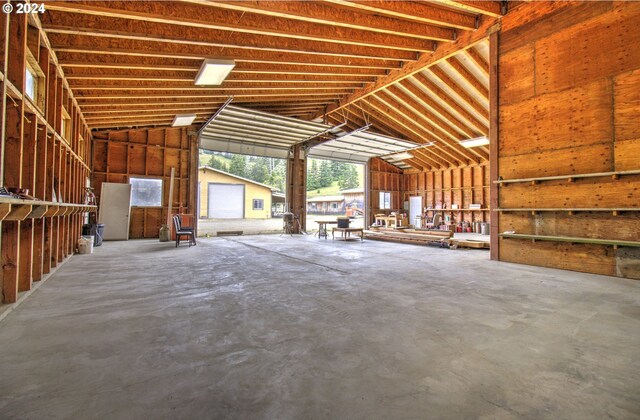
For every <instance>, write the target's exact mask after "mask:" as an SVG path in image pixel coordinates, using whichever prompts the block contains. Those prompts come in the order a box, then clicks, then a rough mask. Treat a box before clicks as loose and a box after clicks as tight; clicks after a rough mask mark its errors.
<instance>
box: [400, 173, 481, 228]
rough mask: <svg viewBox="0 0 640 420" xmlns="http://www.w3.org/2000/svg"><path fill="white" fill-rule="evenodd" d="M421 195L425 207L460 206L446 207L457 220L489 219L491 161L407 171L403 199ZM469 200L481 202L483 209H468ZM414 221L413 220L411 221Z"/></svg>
mask: <svg viewBox="0 0 640 420" xmlns="http://www.w3.org/2000/svg"><path fill="white" fill-rule="evenodd" d="M412 196H413V197H415V196H421V197H422V204H423V206H424V207H431V208H436V207H441V208H446V209H451V205H452V204H457V205H458V208H459V209H460V210H453V211H445V212H444V213H445V215H448V216H452V217H453V220H454V221H455V222H456V223H459V222H462V221H465V222H475V221H480V222H488V221H489V212H488V210H487V209H488V207H489V166H488V164H484V165H476V166H467V167H460V168H452V169H444V170H439V171H423V172H416V171H407V172H405V174H404V175H403V200H404V201H408V200H409V197H412ZM470 204H481V210H469V205H470ZM411 223H413V220H412V221H411Z"/></svg>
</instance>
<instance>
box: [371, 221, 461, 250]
mask: <svg viewBox="0 0 640 420" xmlns="http://www.w3.org/2000/svg"><path fill="white" fill-rule="evenodd" d="M364 233H365V236H366V238H367V239H376V240H381V241H391V242H400V243H408V244H417V245H427V244H434V243H435V244H441V245H443V246H444V245H445V244H446V245H448V240H449V239H450V238H451V237H452V236H453V232H451V231H449V230H434V229H390V228H385V227H375V226H372V227H371V229H370V230H365V231H364Z"/></svg>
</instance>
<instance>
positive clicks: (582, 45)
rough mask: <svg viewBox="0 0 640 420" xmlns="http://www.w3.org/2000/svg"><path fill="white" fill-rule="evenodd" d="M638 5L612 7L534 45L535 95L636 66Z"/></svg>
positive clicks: (639, 39)
mask: <svg viewBox="0 0 640 420" xmlns="http://www.w3.org/2000/svg"><path fill="white" fill-rule="evenodd" d="M639 18H640V3H638V2H629V3H628V4H616V6H614V11H613V12H612V13H605V14H602V15H600V16H598V17H597V18H594V19H591V20H588V21H586V22H582V23H580V24H577V25H575V26H573V27H571V28H568V29H567V30H566V31H560V32H556V33H554V34H553V35H551V36H549V37H547V38H544V39H541V40H539V41H537V42H536V48H535V63H536V66H535V74H536V92H537V93H538V94H541V93H546V92H555V91H559V90H563V89H566V88H569V87H572V86H576V85H580V84H584V83H588V82H591V81H593V80H597V79H600V78H602V77H606V76H610V75H613V74H618V73H622V72H625V71H630V70H634V69H636V68H638V67H640V48H634V47H631V46H637V45H640V31H638V30H637V29H636V27H637V25H638V20H639Z"/></svg>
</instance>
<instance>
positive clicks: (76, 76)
mask: <svg viewBox="0 0 640 420" xmlns="http://www.w3.org/2000/svg"><path fill="white" fill-rule="evenodd" d="M195 76H196V74H195V73H194V72H184V71H179V72H176V71H171V72H169V71H154V70H132V69H117V70H116V69H111V70H108V69H95V68H94V69H87V68H84V69H80V68H77V67H73V68H69V69H67V80H96V79H98V80H119V81H168V82H182V83H190V84H192V85H193V82H194V79H195ZM226 81H228V82H235V83H278V82H297V83H353V84H363V83H372V82H375V77H373V76H343V75H325V74H322V75H315V74H314V75H312V74H287V73H235V72H234V73H231V74H230V75H229V77H227V79H226Z"/></svg>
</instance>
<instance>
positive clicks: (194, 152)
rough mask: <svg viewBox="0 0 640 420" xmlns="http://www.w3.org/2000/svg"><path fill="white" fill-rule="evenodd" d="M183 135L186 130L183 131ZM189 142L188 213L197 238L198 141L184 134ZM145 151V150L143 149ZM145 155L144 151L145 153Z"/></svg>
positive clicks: (193, 135) (194, 136)
mask: <svg viewBox="0 0 640 420" xmlns="http://www.w3.org/2000/svg"><path fill="white" fill-rule="evenodd" d="M184 131H185V133H186V131H187V129H184ZM186 135H187V136H188V137H187V138H188V141H189V181H188V182H189V201H188V207H189V213H191V214H193V228H194V229H195V235H196V236H198V201H199V198H198V175H199V171H198V163H199V162H198V161H199V159H200V153H199V150H198V149H199V146H200V145H199V139H198V136H196V135H195V134H186ZM145 150H146V149H145ZM145 153H146V151H145Z"/></svg>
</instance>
